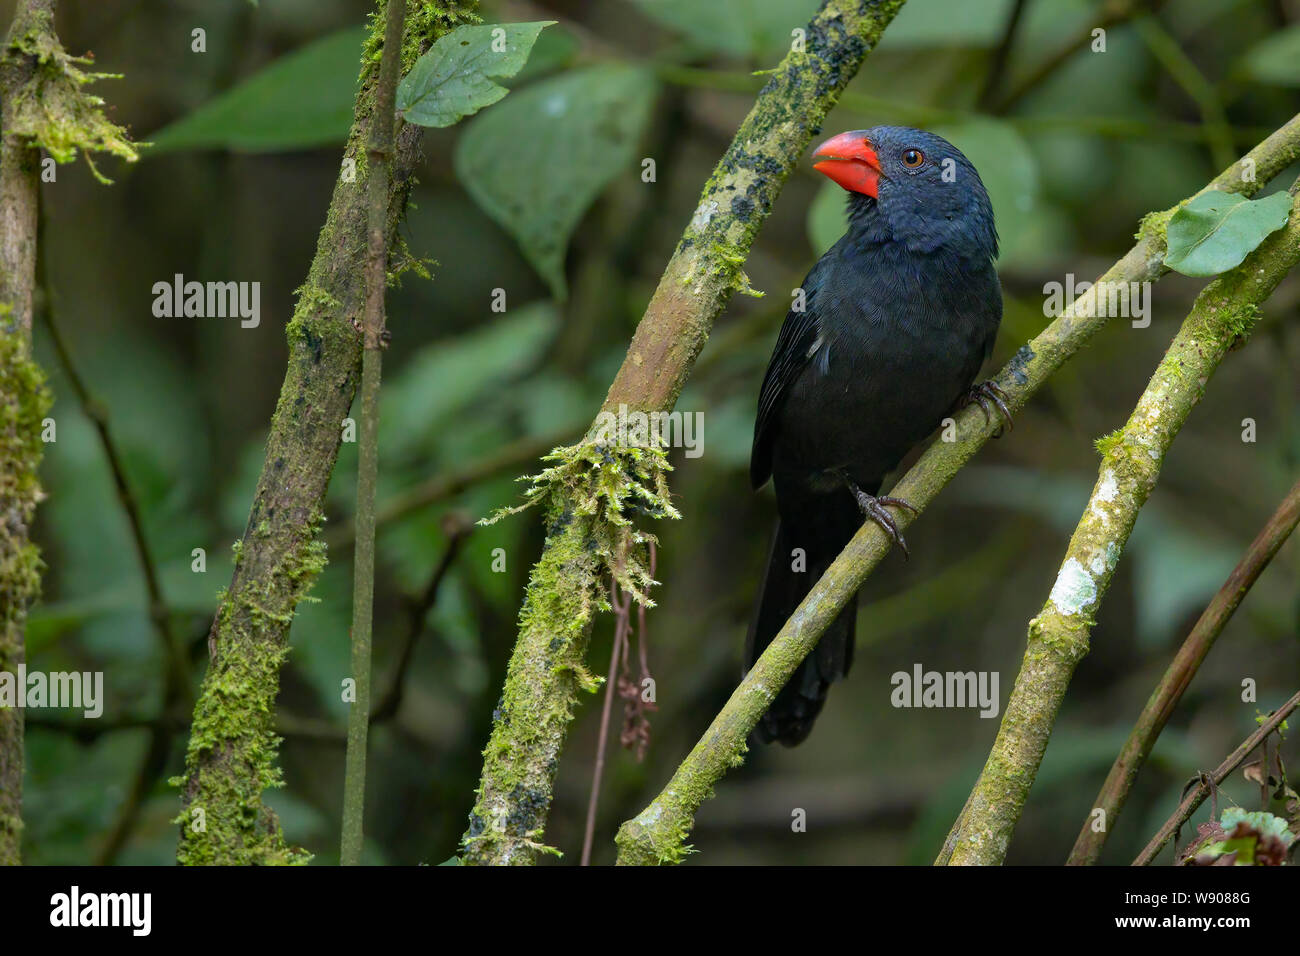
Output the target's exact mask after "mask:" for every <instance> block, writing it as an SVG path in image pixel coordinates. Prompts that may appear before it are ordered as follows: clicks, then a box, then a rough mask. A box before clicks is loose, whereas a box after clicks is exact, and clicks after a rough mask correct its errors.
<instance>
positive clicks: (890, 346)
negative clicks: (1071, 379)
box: [745, 126, 1012, 747]
mask: <svg viewBox="0 0 1300 956" xmlns="http://www.w3.org/2000/svg"><path fill="white" fill-rule="evenodd" d="M813 159H814V160H816V162H815V163H814V165H813V169H815V170H817V171H818V172H820V173H822V174H824V175H825V176H827V177H828V178H830V179H831V180H832V181H833V182H835V183H836V184H838V185H839V186H841V187H842V188H843V189H845V190H846V191H847V193H848V216H847V220H848V228H847V230H846V232H845V233H844V235H843V236H842V237H841V238H840V240H839V241H838V242H836V243H835V245H834V246H832V247H831V248H830V249H829V250H828V251H827V252H826V253H825V255H823V256H822V257H821V258H820V259H819V260H818V261H817V263H816V264H815V265H814V266H813V267H812V269H811V271H809V273H808V275H807V277H806V278H805V279H804V281H803V283H802V285H801V286H800V287H799V289H797V290H795V296H794V305H793V306H792V307H791V309H790V311H789V313H788V314H787V315H786V317H785V322H784V323H783V325H782V326H781V331H780V333H779V335H778V336H777V341H776V346H775V349H774V350H773V353H772V358H771V361H770V362H769V364H768V367H767V372H766V374H765V375H764V377H763V384H762V387H761V389H760V391H759V399H758V415H757V419H756V421H755V425H754V443H753V447H752V450H751V454H750V481H751V484H752V485H753V487H754V489H755V490H758V489H759V488H761V487H762V486H763V485H765V484H766V483H767V481H768V480H769V479H771V481H772V483H773V486H774V488H775V492H776V504H777V514H778V520H777V527H776V532H775V534H774V535H773V539H772V546H771V551H770V553H769V557H768V562H767V570H766V573H765V574H764V578H763V583H762V587H761V589H760V591H759V596H758V599H757V602H756V609H755V613H754V617H753V623H752V624H751V626H750V629H749V634H748V637H747V640H746V648H745V672H746V673H748V671H749V670H750V668H752V667H753V665H754V662H755V661H757V660H758V657H759V655H760V654H762V652H763V650H764V649H765V648H766V647H767V646H768V644H770V643H771V641H772V639H773V638H774V637H775V636H776V635H777V633H778V632H779V631H780V629H781V627H782V625H783V624H784V623H785V621H786V619H787V618H789V616H790V615H791V614H792V613H793V612H794V610H795V609H796V608H797V607H798V606H799V604H800V602H801V601H802V600H803V599H804V597H805V596H807V594H808V591H809V590H810V589H811V588H812V586H813V585H814V584H815V583H816V582H817V580H818V578H820V577H821V576H822V574H823V573H824V572H825V571H826V569H827V568H828V567H829V566H830V564H831V562H832V561H834V559H835V557H836V556H837V555H838V554H839V553H840V551H842V550H843V548H844V546H845V545H846V544H848V542H849V540H850V539H851V538H852V537H853V535H854V534H855V533H856V532H857V530H858V528H859V527H861V525H862V523H863V521H864V520H871V521H874V522H876V523H877V524H879V525H880V526H881V527H882V528H883V529H884V531H885V532H886V534H887V535H888V536H889V537H890V539H891V540H892V541H893V543H895V544H896V545H897V546H898V547H899V548H900V549H901V550H902V551H903V554H904V557H907V555H908V550H907V542H906V541H905V540H904V539H903V536H902V534H901V533H900V532H899V529H898V526H897V521H896V519H895V518H894V516H893V514H892V513H891V512H890V510H889V509H890V508H894V509H901V510H909V511H912V512H915V510H916V509H915V508H914V507H913V506H912V505H911V504H909V503H908V502H906V501H904V500H902V499H899V498H894V497H889V496H881V495H880V488H881V485H882V484H883V482H884V479H885V477H886V476H887V475H888V474H889V473H890V472H891V471H893V470H894V469H895V468H897V467H898V465H899V463H900V462H901V461H902V459H903V458H904V456H905V455H906V454H907V453H908V452H909V451H910V450H911V449H912V448H913V447H915V446H916V445H917V444H919V443H920V442H921V441H922V440H923V439H925V438H926V437H927V436H928V435H929V434H931V433H932V432H933V431H934V430H935V429H936V428H937V427H938V426H939V425H940V424H941V423H942V421H943V419H944V418H945V417H946V416H948V415H949V414H951V413H952V412H954V411H955V410H957V409H958V408H961V407H963V406H965V405H967V404H971V403H977V404H978V405H979V406H980V408H981V409H983V411H984V413H985V415H986V416H988V415H989V414H990V406H994V407H995V408H996V413H997V414H998V415H999V417H1000V418H1002V419H1005V423H1006V426H1007V427H1008V428H1010V427H1011V425H1012V422H1011V416H1010V412H1009V410H1008V408H1007V405H1006V402H1005V398H1006V396H1005V394H1004V393H1003V392H1002V391H1001V389H999V388H998V387H997V386H996V385H995V384H994V383H992V382H984V383H980V384H975V379H976V376H977V375H978V374H979V370H980V367H981V366H982V365H983V364H984V362H985V361H986V360H987V359H988V357H989V355H990V354H991V352H992V350H993V344H994V340H995V339H996V337H997V333H998V326H999V325H1000V323H1001V320H1002V289H1001V285H1000V284H999V282H998V276H997V272H996V269H995V267H994V262H995V260H996V258H997V255H998V235H997V228H996V226H995V224H994V220H993V207H992V203H991V202H990V201H989V197H988V193H987V191H986V190H985V188H984V183H983V182H982V181H981V179H980V176H979V173H978V172H977V171H976V169H975V167H974V166H973V165H972V164H971V162H970V161H969V160H968V159H967V158H966V157H965V156H964V155H963V154H962V152H961V151H960V150H959V149H958V148H957V147H955V146H954V145H953V144H952V143H950V142H948V141H947V140H946V139H944V138H943V137H941V136H939V135H937V134H935V133H931V132H927V131H922V130H917V129H910V128H906V127H899V126H876V127H873V128H871V129H865V130H851V131H849V132H845V133H840V134H839V135H837V136H833V137H831V138H830V139H828V140H826V141H825V142H824V143H822V144H821V145H820V146H818V147H817V148H816V149H815V150H814V153H813ZM856 605H857V598H856V595H855V596H854V598H853V599H851V600H850V602H849V604H848V605H847V606H846V607H845V608H844V610H843V612H842V613H841V614H840V615H839V617H837V618H836V620H835V621H834V622H833V623H832V624H831V626H830V627H829V628H827V630H826V632H825V633H824V634H823V635H822V637H821V639H820V641H819V642H818V644H817V647H816V648H815V649H814V650H813V651H812V653H810V654H809V655H808V657H807V658H806V659H805V660H804V661H803V663H802V664H800V665H799V667H798V669H797V670H796V671H795V673H794V674H793V675H792V676H791V678H790V680H789V681H788V682H787V683H786V684H785V686H784V687H783V688H782V689H781V690H780V691H779V692H778V693H777V694H776V696H775V698H774V699H773V701H772V703H771V704H770V705H769V707H768V709H767V711H766V713H765V714H764V715H763V716H762V718H760V720H759V723H758V725H757V726H756V728H755V736H756V737H757V738H758V739H759V740H760V741H762V742H764V743H772V742H774V741H777V742H780V743H781V744H784V745H786V746H791V747H792V746H795V745H796V744H799V743H801V742H802V741H803V740H804V739H806V738H807V736H808V734H809V733H810V732H811V730H812V727H813V723H814V721H815V720H816V718H817V715H818V714H819V713H820V712H821V709H822V705H823V704H824V703H825V700H826V695H827V693H828V690H829V688H830V685H831V684H833V683H835V682H836V681H838V680H840V679H842V678H843V677H844V676H845V675H846V674H847V673H848V671H849V667H850V665H851V664H852V662H853V646H854V618H855V616H856V610H857V607H856Z"/></svg>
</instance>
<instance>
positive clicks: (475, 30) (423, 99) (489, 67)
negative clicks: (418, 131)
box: [397, 20, 555, 127]
mask: <svg viewBox="0 0 1300 956" xmlns="http://www.w3.org/2000/svg"><path fill="white" fill-rule="evenodd" d="M553 23H555V21H554V20H538V21H535V22H532V23H496V24H482V25H478V26H461V27H457V28H456V29H455V30H452V31H451V32H450V33H448V34H447V35H446V36H442V37H439V38H438V42H437V43H435V44H434V45H433V47H432V48H430V50H429V51H428V52H427V53H425V54H424V56H422V57H420V58H419V59H418V60H416V61H415V66H413V67H411V70H410V72H409V73H407V74H406V76H405V77H404V78H403V79H402V82H401V84H400V85H399V86H398V87H397V111H398V112H399V113H401V114H402V116H403V117H404V118H405V119H406V120H407V121H408V122H411V123H419V124H420V125H421V126H439V127H441V126H451V125H452V124H453V123H456V122H459V121H460V120H461V119H463V118H464V117H466V116H472V115H473V114H474V113H477V112H478V111H479V110H481V109H483V107H485V106H491V105H492V104H493V103H495V102H497V101H498V100H499V99H501V98H502V97H503V96H505V95H506V94H507V93H508V92H510V91H509V90H507V89H506V88H505V87H504V86H500V85H498V84H496V83H493V82H492V79H491V78H492V77H497V78H498V79H505V78H507V77H511V76H514V75H515V74H516V73H518V72H519V71H520V70H521V69H522V68H523V66H524V64H525V63H527V62H528V53H529V51H530V50H532V48H533V44H534V43H535V42H537V35H538V34H539V33H541V32H542V30H543V29H544V28H545V27H548V26H551V25H552V24H553Z"/></svg>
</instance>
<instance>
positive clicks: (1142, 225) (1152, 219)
mask: <svg viewBox="0 0 1300 956" xmlns="http://www.w3.org/2000/svg"><path fill="white" fill-rule="evenodd" d="M1182 205H1183V204H1182V203H1179V205H1178V206H1174V207H1173V208H1172V209H1164V210H1161V211H1160V212H1149V213H1147V214H1146V215H1145V216H1143V217H1142V220H1141V221H1140V222H1139V223H1138V229H1137V232H1135V233H1134V234H1133V238H1134V239H1137V240H1138V241H1141V240H1143V239H1147V238H1150V239H1153V240H1155V242H1157V243H1158V244H1159V245H1160V247H1161V248H1164V246H1165V245H1166V242H1167V235H1168V230H1169V220H1170V219H1172V218H1173V215H1174V213H1176V212H1177V211H1178V209H1179V208H1180V207H1181V206H1182Z"/></svg>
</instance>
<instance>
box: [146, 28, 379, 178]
mask: <svg viewBox="0 0 1300 956" xmlns="http://www.w3.org/2000/svg"><path fill="white" fill-rule="evenodd" d="M364 39H365V28H364V27H352V28H349V29H346V30H340V31H338V32H337V33H331V34H330V35H329V36H326V37H323V38H322V39H320V40H316V41H315V42H313V43H309V44H307V46H305V47H303V48H302V49H300V50H295V51H294V52H293V53H290V54H288V55H286V56H282V57H280V58H279V59H278V60H276V61H275V62H274V63H272V64H271V65H270V66H268V67H267V68H266V69H264V70H262V71H261V72H260V73H255V74H254V75H253V76H251V77H249V78H248V79H247V80H245V81H244V82H242V83H240V84H239V85H237V86H235V87H233V88H232V89H229V90H227V91H226V92H224V93H222V94H220V95H219V96H217V97H216V98H215V99H213V100H209V101H208V102H207V103H204V104H203V105H202V106H200V107H199V108H198V109H196V110H195V111H194V112H192V113H190V114H189V115H188V116H185V117H182V118H181V119H179V120H177V121H176V122H174V123H172V124H171V125H169V126H167V127H164V128H163V129H162V130H160V131H159V132H157V133H155V134H154V135H153V136H151V137H149V138H150V139H151V140H152V141H153V143H154V147H153V149H151V150H149V151H148V152H146V153H145V155H146V156H152V155H154V154H156V153H159V152H166V151H168V150H178V149H231V150H239V151H242V152H251V153H259V152H279V151H283V150H290V149H308V148H311V147H315V146H325V145H329V144H332V143H342V142H343V141H344V140H345V139H346V138H347V135H348V127H349V126H350V125H351V123H352V108H353V98H354V96H355V94H356V86H357V71H358V70H359V69H360V63H361V44H362V41H363V40H364Z"/></svg>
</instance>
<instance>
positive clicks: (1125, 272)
mask: <svg viewBox="0 0 1300 956" xmlns="http://www.w3.org/2000/svg"><path fill="white" fill-rule="evenodd" d="M1297 158H1300V115H1297V116H1295V117H1293V118H1292V119H1291V120H1290V122H1288V123H1287V124H1286V125H1284V126H1283V127H1281V128H1280V129H1278V130H1277V131H1276V132H1274V133H1273V134H1272V135H1270V136H1269V137H1268V138H1267V139H1265V140H1264V141H1263V142H1261V143H1260V144H1259V145H1258V146H1256V147H1255V148H1254V149H1252V150H1251V151H1250V152H1249V153H1248V154H1247V155H1246V156H1244V157H1242V159H1241V160H1239V161H1238V162H1237V163H1234V164H1233V165H1232V166H1230V167H1228V168H1227V169H1225V170H1224V171H1223V172H1222V173H1221V174H1220V175H1219V176H1218V177H1216V178H1215V179H1214V180H1212V181H1211V182H1210V183H1209V184H1208V185H1207V186H1206V187H1205V188H1206V189H1222V190H1224V191H1228V192H1240V193H1243V194H1245V195H1253V194H1254V193H1256V192H1258V191H1259V190H1260V189H1261V188H1262V187H1263V185H1264V183H1266V182H1268V180H1270V179H1272V178H1273V177H1274V176H1276V175H1277V174H1278V173H1279V172H1281V171H1282V170H1283V169H1285V168H1286V167H1287V166H1289V165H1290V164H1291V163H1292V162H1294V161H1295V160H1296V159H1297ZM1247 173H1248V175H1247ZM1202 191H1204V190H1202ZM1190 198H1191V197H1189V199H1190ZM1174 208H1175V209H1176V208H1177V207H1174ZM1172 214H1173V209H1171V210H1168V211H1167V213H1165V214H1163V217H1159V216H1157V217H1152V216H1148V217H1146V218H1145V219H1144V220H1143V226H1142V228H1141V229H1140V231H1139V233H1138V236H1137V240H1138V241H1137V243H1136V244H1135V245H1134V246H1133V248H1131V249H1130V250H1129V251H1128V252H1127V253H1126V254H1125V255H1124V256H1123V258H1121V259H1120V260H1119V261H1118V262H1116V263H1115V264H1114V265H1113V266H1111V267H1110V269H1108V270H1107V271H1106V272H1105V273H1104V274H1103V275H1102V276H1101V277H1100V278H1099V279H1098V281H1097V282H1096V283H1094V284H1093V285H1092V287H1091V288H1089V289H1088V290H1087V291H1086V292H1084V293H1083V294H1082V295H1080V296H1079V297H1078V298H1077V299H1075V301H1074V302H1072V303H1071V304H1070V305H1069V306H1068V307H1067V308H1066V309H1065V311H1064V312H1063V313H1062V314H1061V315H1060V316H1058V317H1057V318H1056V319H1055V320H1054V321H1053V322H1052V323H1051V324H1050V325H1049V326H1048V327H1047V328H1046V329H1044V330H1043V331H1042V332H1041V333H1039V334H1038V335H1037V336H1036V337H1035V338H1034V339H1033V340H1032V341H1031V342H1029V344H1027V345H1025V346H1022V347H1021V348H1020V350H1019V351H1018V352H1016V354H1015V355H1013V356H1012V358H1011V361H1010V362H1008V363H1007V365H1006V366H1005V367H1004V368H1003V369H1002V370H1001V371H1000V372H999V373H998V374H997V376H995V378H994V381H995V382H996V383H997V384H998V386H999V387H1001V389H1002V390H1003V392H1004V393H1005V394H1006V396H1007V399H1008V402H1007V404H1008V406H1009V408H1010V409H1011V410H1012V411H1013V412H1014V411H1018V410H1019V409H1020V408H1022V407H1023V406H1024V404H1025V403H1026V402H1027V401H1028V400H1029V398H1030V397H1031V396H1032V395H1033V394H1034V393H1035V392H1036V391H1038V389H1039V388H1041V387H1042V385H1043V384H1044V383H1045V382H1046V381H1047V379H1048V378H1050V377H1051V376H1052V375H1053V374H1054V373H1055V372H1056V371H1057V370H1058V369H1059V368H1060V367H1061V366H1062V365H1064V364H1065V363H1066V362H1067V361H1069V359H1070V358H1071V357H1072V356H1074V355H1075V354H1076V353H1077V352H1078V351H1079V350H1080V349H1082V348H1083V347H1084V346H1085V345H1087V343H1088V342H1089V341H1090V340H1091V339H1092V337H1093V336H1094V335H1096V334H1097V333H1098V332H1100V331H1101V330H1102V329H1103V328H1104V327H1105V326H1106V324H1107V322H1108V321H1109V319H1110V315H1109V312H1108V310H1107V309H1106V308H1100V307H1099V304H1098V293H1099V290H1102V289H1104V288H1107V287H1112V286H1118V285H1121V284H1127V283H1131V282H1149V281H1155V280H1157V279H1159V278H1160V277H1161V276H1162V275H1164V274H1165V273H1166V272H1167V271H1168V270H1167V269H1166V268H1165V267H1164V250H1165V235H1164V230H1163V226H1161V225H1159V223H1160V222H1167V221H1168V217H1169V216H1172ZM995 431H997V425H996V423H995V422H991V421H989V420H988V419H986V418H984V417H983V416H982V413H981V412H980V410H979V409H978V407H977V406H974V405H972V406H971V407H969V408H967V409H966V410H965V411H963V412H961V413H960V414H958V415H957V416H956V436H955V438H954V440H953V441H942V442H934V443H933V444H931V446H930V447H929V448H928V449H926V451H925V453H924V454H923V455H922V456H921V458H920V459H919V460H918V461H917V463H916V464H915V465H914V466H913V467H912V468H911V470H909V471H908V472H907V474H905V475H904V476H903V477H902V478H901V479H899V481H898V483H897V484H895V485H894V487H893V489H892V490H891V491H890V494H891V495H894V496H897V497H900V498H903V499H904V500H906V501H908V502H910V503H911V504H913V505H914V506H916V507H917V509H918V511H924V509H925V508H926V507H927V506H928V505H929V503H930V502H931V501H932V500H933V499H934V497H935V496H936V495H937V494H938V493H939V492H940V491H942V490H943V488H944V487H945V486H946V485H947V484H948V482H949V481H951V480H952V479H953V477H954V476H955V475H956V474H957V472H958V471H960V470H961V468H962V467H963V466H964V465H965V464H966V462H968V461H969V460H970V459H971V458H973V457H974V456H975V454H976V453H977V452H978V451H979V449H980V448H981V447H982V446H983V444H984V443H985V442H986V441H988V439H989V438H990V437H991V436H992V435H993V433H994V432H995ZM896 520H897V522H898V525H899V528H900V529H903V530H905V529H906V528H907V526H908V525H910V524H911V522H912V521H913V520H915V517H914V516H913V515H911V514H908V513H902V514H899V515H897V516H896ZM892 546H893V545H892V542H891V540H890V539H889V538H888V537H886V535H885V533H884V532H883V531H881V530H880V528H879V527H877V525H876V524H875V523H874V522H866V523H865V524H864V525H863V527H862V529H861V530H859V531H858V533H857V534H856V535H854V537H853V539H852V540H851V541H850V542H849V544H848V546H847V547H846V548H845V549H844V551H843V552H841V554H840V555H839V557H837V558H836V559H835V561H834V562H833V563H832V565H831V566H830V568H829V569H828V570H827V571H826V573H825V574H824V575H822V578H821V580H819V581H818V582H817V584H815V585H814V586H813V588H812V590H811V591H810V592H809V593H808V596H807V597H806V598H805V599H804V601H803V603H802V604H800V605H799V607H798V608H797V609H796V610H795V612H794V614H793V615H792V616H791V617H790V619H789V620H788V621H787V622H786V623H785V625H784V626H783V627H782V628H781V631H780V632H779V633H778V634H777V636H776V637H775V638H774V639H773V640H772V643H771V644H769V645H768V647H767V649H766V650H765V651H764V652H763V654H762V655H761V656H760V657H759V659H758V661H757V662H756V663H755V665H754V667H753V668H751V669H750V671H749V673H748V674H747V675H746V676H745V679H744V680H743V681H741V683H740V686H739V687H737V688H736V690H735V691H734V692H733V693H732V695H731V697H730V699H729V700H728V701H727V703H726V704H725V705H724V707H723V709H722V710H721V711H720V712H719V714H718V715H717V717H716V718H715V719H714V720H713V722H712V724H710V726H709V728H708V729H707V730H706V731H705V733H704V735H703V736H702V737H701V738H700V741H699V743H697V744H696V746H695V748H694V749H693V750H692V751H691V752H690V754H689V755H687V757H686V759H685V760H683V761H682V763H681V765H680V766H679V767H678V768H677V771H676V772H675V773H674V775H673V777H672V779H671V780H670V781H669V783H668V785H667V786H666V787H665V788H664V789H663V790H662V791H661V792H660V793H659V795H658V796H657V797H655V799H654V800H653V801H651V803H650V805H649V806H648V807H647V808H646V809H645V810H644V811H642V812H641V813H640V814H638V815H637V816H636V817H635V818H633V819H632V820H629V821H628V822H626V823H624V824H623V826H622V828H620V830H619V834H618V839H617V843H618V847H619V854H618V860H619V863H620V864H657V863H671V862H677V861H679V860H680V859H681V856H682V847H683V844H684V841H685V840H686V838H687V836H688V835H689V833H690V831H691V827H692V826H693V824H694V819H695V812H696V811H697V810H698V809H699V807H700V804H701V803H703V801H704V800H706V799H708V798H709V797H710V796H711V795H712V793H713V786H714V785H715V784H716V783H717V782H718V781H719V780H720V779H722V777H723V775H724V774H725V773H726V772H727V770H728V769H729V768H731V767H734V766H737V765H739V764H740V763H741V762H742V761H743V759H744V754H745V747H746V744H745V741H746V738H747V737H748V736H749V733H750V731H752V730H753V729H754V726H755V725H756V724H757V723H758V720H759V718H760V717H761V716H762V714H763V712H764V711H765V710H766V709H767V705H768V703H769V702H770V701H771V699H772V698H773V697H774V696H775V695H776V693H777V691H779V690H780V689H781V687H783V686H784V685H785V683H786V681H788V680H789V679H790V675H791V674H793V673H794V671H795V669H796V668H797V667H798V666H799V664H800V663H801V662H802V661H803V659H804V658H805V657H806V656H807V655H808V654H809V653H810V652H811V651H812V649H813V648H814V647H815V646H816V645H817V641H818V639H819V638H820V637H821V635H822V633H823V631H825V629H826V627H827V626H828V625H829V624H830V622H831V621H833V620H834V619H835V618H836V616H837V615H838V614H839V612H840V611H841V610H842V609H843V608H844V606H845V605H846V604H847V603H848V600H849V598H850V597H852V596H853V595H854V594H856V593H857V591H858V589H859V588H860V587H861V586H862V584H863V583H864V582H865V581H866V579H867V577H868V576H869V575H870V574H871V572H872V571H873V570H875V567H876V565H877V564H879V563H880V561H882V560H883V559H884V557H885V555H886V554H888V553H889V551H890V549H891V548H892Z"/></svg>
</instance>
